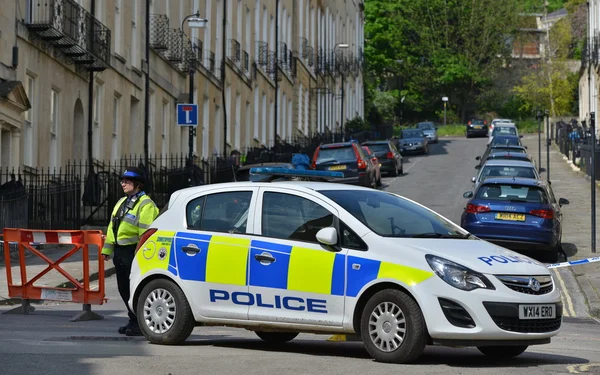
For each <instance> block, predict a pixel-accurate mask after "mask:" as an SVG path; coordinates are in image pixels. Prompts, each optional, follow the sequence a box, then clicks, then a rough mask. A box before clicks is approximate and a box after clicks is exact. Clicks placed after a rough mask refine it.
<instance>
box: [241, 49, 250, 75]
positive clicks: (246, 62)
mask: <svg viewBox="0 0 600 375" xmlns="http://www.w3.org/2000/svg"><path fill="white" fill-rule="evenodd" d="M242 71H243V72H244V73H246V74H247V73H249V72H250V56H249V55H248V52H246V51H243V52H242Z"/></svg>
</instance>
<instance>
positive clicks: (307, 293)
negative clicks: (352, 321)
mask: <svg viewBox="0 0 600 375" xmlns="http://www.w3.org/2000/svg"><path fill="white" fill-rule="evenodd" d="M256 212H257V215H256V220H255V226H254V232H255V233H257V234H259V235H258V236H255V237H254V238H253V239H252V243H251V245H250V253H249V259H248V264H249V292H250V295H252V296H253V298H255V301H254V303H253V304H252V305H251V306H250V310H249V312H248V316H249V319H250V320H257V321H266V322H278V323H295V324H310V325H319V326H341V325H342V322H343V316H344V289H345V287H344V286H345V285H344V284H345V272H346V269H345V267H346V256H345V252H344V251H341V252H336V251H333V250H332V249H328V248H326V247H325V246H323V245H321V244H320V243H318V241H317V240H316V237H315V236H316V233H317V232H318V231H319V230H320V229H322V228H325V227H329V226H334V225H335V222H336V221H335V219H336V217H337V214H338V213H337V211H336V210H335V209H334V208H333V207H331V206H330V205H328V204H327V203H326V202H324V201H322V200H320V199H318V198H316V197H313V196H311V195H308V194H304V193H301V192H291V191H290V190H287V189H278V188H275V187H274V188H261V189H260V191H259V196H258V200H257V206H256Z"/></svg>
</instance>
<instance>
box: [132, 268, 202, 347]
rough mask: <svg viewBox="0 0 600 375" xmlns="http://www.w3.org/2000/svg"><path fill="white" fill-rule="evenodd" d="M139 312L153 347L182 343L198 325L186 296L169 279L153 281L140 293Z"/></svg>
mask: <svg viewBox="0 0 600 375" xmlns="http://www.w3.org/2000/svg"><path fill="white" fill-rule="evenodd" d="M136 310H137V316H138V321H139V326H140V329H141V330H142V333H143V334H144V336H145V337H146V338H147V339H148V341H150V342H151V343H153V344H162V345H177V344H181V343H182V342H184V341H185V340H186V339H187V338H188V337H189V336H190V334H191V333H192V330H193V329H194V326H195V324H196V322H195V320H194V316H193V314H192V310H191V308H190V304H189V302H188V300H187V298H186V297H185V294H184V293H183V291H182V290H181V289H179V287H178V286H177V285H176V284H175V283H174V282H172V281H170V280H165V279H156V280H152V281H150V282H149V283H148V285H146V286H145V287H144V289H143V290H142V292H141V293H140V296H139V298H138V303H137V309H136Z"/></svg>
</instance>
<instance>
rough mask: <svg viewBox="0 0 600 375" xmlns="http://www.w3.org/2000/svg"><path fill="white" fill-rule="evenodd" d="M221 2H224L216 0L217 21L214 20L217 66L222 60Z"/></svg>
mask: <svg viewBox="0 0 600 375" xmlns="http://www.w3.org/2000/svg"><path fill="white" fill-rule="evenodd" d="M223 1H224V0H217V4H216V6H217V19H216V24H217V25H216V31H215V59H216V62H217V64H218V63H219V61H221V59H223V48H222V46H223V42H222V40H223V39H222V38H223V36H222V35H223V34H222V33H221V30H222V29H223V26H222V25H223Z"/></svg>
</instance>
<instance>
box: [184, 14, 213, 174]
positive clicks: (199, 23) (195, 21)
mask: <svg viewBox="0 0 600 375" xmlns="http://www.w3.org/2000/svg"><path fill="white" fill-rule="evenodd" d="M185 21H188V26H189V27H190V28H191V29H201V28H204V27H205V26H206V23H207V22H208V20H207V19H205V18H201V17H200V11H198V12H196V13H194V14H190V15H189V16H186V17H185V18H184V19H183V21H181V44H182V48H181V54H182V57H183V58H185V56H183V51H184V49H183V42H184V39H183V36H184V33H183V25H184V24H185ZM195 72H196V66H195V64H191V63H190V66H189V73H190V93H189V99H188V100H189V104H194V73H195ZM195 130H196V129H195V126H190V131H189V142H188V148H189V150H188V153H189V158H190V165H192V164H193V160H194V134H195Z"/></svg>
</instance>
